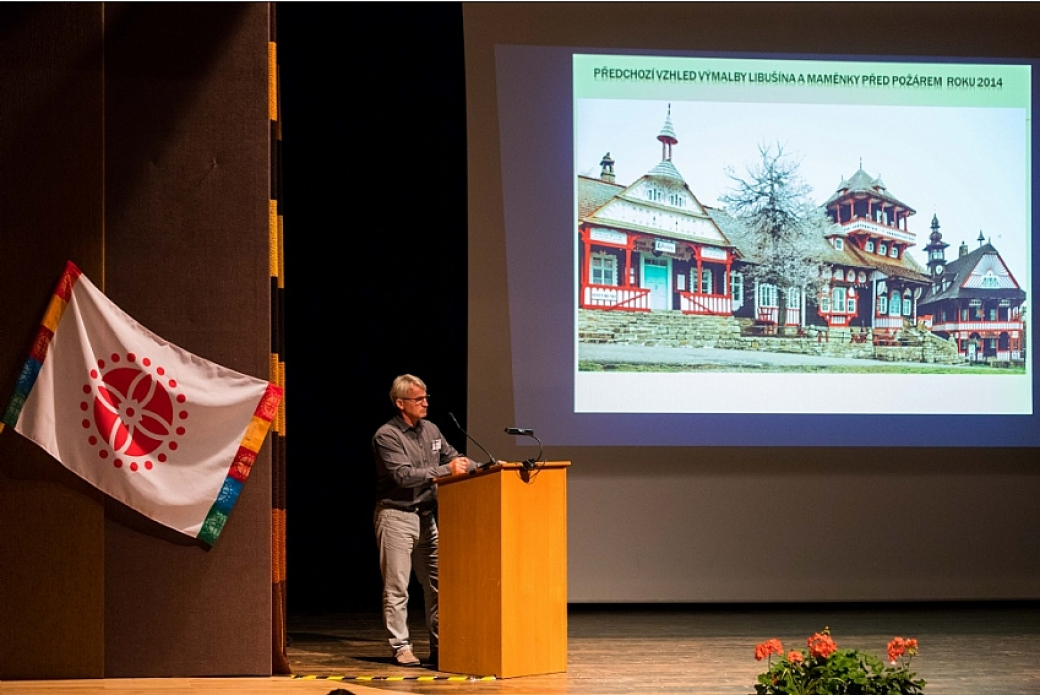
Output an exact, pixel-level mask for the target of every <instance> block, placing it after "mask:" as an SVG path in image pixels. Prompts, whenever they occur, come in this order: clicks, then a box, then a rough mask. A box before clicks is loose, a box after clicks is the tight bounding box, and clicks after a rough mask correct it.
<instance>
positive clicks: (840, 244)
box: [832, 237, 845, 251]
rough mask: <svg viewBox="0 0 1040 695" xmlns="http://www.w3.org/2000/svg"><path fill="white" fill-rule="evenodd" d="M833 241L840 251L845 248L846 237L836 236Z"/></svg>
mask: <svg viewBox="0 0 1040 695" xmlns="http://www.w3.org/2000/svg"><path fill="white" fill-rule="evenodd" d="M832 241H833V242H834V248H835V249H837V250H838V251H841V250H842V249H844V248H845V240H844V239H841V238H839V237H834V239H832Z"/></svg>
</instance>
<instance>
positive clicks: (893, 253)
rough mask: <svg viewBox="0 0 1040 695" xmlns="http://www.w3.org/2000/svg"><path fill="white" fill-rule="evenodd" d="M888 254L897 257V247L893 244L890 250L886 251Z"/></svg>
mask: <svg viewBox="0 0 1040 695" xmlns="http://www.w3.org/2000/svg"><path fill="white" fill-rule="evenodd" d="M888 255H889V256H891V257H892V258H899V247H898V246H893V247H892V250H891V251H889V252H888Z"/></svg>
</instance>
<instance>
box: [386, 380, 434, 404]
mask: <svg viewBox="0 0 1040 695" xmlns="http://www.w3.org/2000/svg"><path fill="white" fill-rule="evenodd" d="M413 386H418V387H419V388H421V389H422V390H423V391H425V390H426V384H424V383H423V380H422V379H420V378H419V377H417V376H412V375H411V374H402V375H401V376H399V377H397V378H396V379H394V383H393V385H392V386H391V387H390V402H391V403H393V404H394V405H395V406H396V405H397V399H398V398H404V397H405V396H406V395H407V394H408V389H410V388H412V387H413Z"/></svg>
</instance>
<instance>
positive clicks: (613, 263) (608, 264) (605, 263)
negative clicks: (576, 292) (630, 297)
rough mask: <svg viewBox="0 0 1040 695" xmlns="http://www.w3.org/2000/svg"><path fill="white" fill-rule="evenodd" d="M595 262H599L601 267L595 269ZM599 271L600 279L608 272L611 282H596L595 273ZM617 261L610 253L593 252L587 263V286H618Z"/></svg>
mask: <svg viewBox="0 0 1040 695" xmlns="http://www.w3.org/2000/svg"><path fill="white" fill-rule="evenodd" d="M596 261H600V264H601V267H600V268H596ZM597 270H599V271H600V276H601V278H604V277H605V274H606V273H607V272H608V271H609V273H610V279H611V282H596V271H597ZM617 276H618V259H617V256H615V255H614V254H612V253H607V252H606V251H593V252H592V258H591V260H590V262H589V284H591V285H604V286H608V287H617V286H618V277H617Z"/></svg>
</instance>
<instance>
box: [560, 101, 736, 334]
mask: <svg viewBox="0 0 1040 695" xmlns="http://www.w3.org/2000/svg"><path fill="white" fill-rule="evenodd" d="M657 139H658V140H659V141H660V143H661V162H660V163H659V164H658V165H657V166H655V167H654V168H653V169H651V170H650V171H649V172H648V173H647V174H645V175H644V176H642V177H640V178H639V179H638V180H637V181H636V182H635V183H633V184H631V185H629V186H622V185H619V184H617V183H615V182H614V170H613V165H614V162H613V160H611V159H610V154H609V153H608V154H607V155H606V156H605V157H604V158H603V160H602V161H601V162H600V165H601V167H602V173H601V174H600V178H598V179H594V178H590V177H586V176H579V177H578V240H579V252H578V255H579V264H580V273H581V280H580V282H581V288H580V293H579V306H581V307H582V308H584V309H604V310H615V311H652V310H658V309H666V310H680V311H682V312H683V313H687V314H715V315H726V316H728V315H731V314H732V313H733V305H732V296H731V288H730V279H729V278H730V271H731V269H732V267H733V264H734V262H735V261H736V260H737V258H738V256H737V254H736V252H735V249H734V247H733V244H732V243H730V240H729V239H727V238H726V236H725V234H723V233H722V231H721V230H720V229H719V226H718V225H717V224H716V223H715V221H714V220H713V219H712V218H711V216H710V215H709V214H708V212H707V211H706V210H705V208H704V206H703V205H701V203H700V202H699V201H698V200H697V196H695V195H694V194H693V192H692V191H691V190H690V189H689V186H687V185H686V182H685V181H684V180H683V177H682V175H680V174H679V172H678V171H677V170H676V168H675V166H674V165H673V164H672V147H673V146H674V145H675V144H677V143H678V139H677V138H676V136H675V131H674V129H673V128H672V122H671V116H670V115H669V117H668V118H667V119H666V120H665V124H664V127H663V128H662V129H661V132H660V134H659V135H658V136H657Z"/></svg>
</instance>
